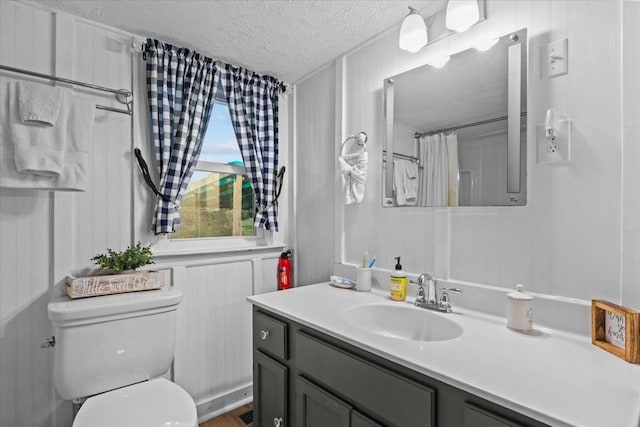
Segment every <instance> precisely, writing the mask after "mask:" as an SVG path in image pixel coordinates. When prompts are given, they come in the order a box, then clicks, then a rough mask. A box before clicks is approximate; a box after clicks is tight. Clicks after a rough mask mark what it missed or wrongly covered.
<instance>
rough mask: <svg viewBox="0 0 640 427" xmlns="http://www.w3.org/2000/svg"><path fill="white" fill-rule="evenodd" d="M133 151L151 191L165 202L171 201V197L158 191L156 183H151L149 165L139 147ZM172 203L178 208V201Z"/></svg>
mask: <svg viewBox="0 0 640 427" xmlns="http://www.w3.org/2000/svg"><path fill="white" fill-rule="evenodd" d="M133 153H134V154H135V155H136V160H137V161H138V167H139V168H140V172H141V173H142V177H143V178H144V182H146V183H147V186H149V188H151V191H153V193H154V194H155V195H156V196H158V197H160V198H161V199H162V200H164V201H165V202H171V201H172V200H171V198H169V197H167V196H165V195H164V194H161V193H160V192H159V191H158V187H156V185H155V184H154V183H153V180H152V179H151V175H149V167H148V166H147V162H145V161H144V157H142V151H140V149H139V148H134V149H133ZM173 203H174V204H175V205H176V209H179V208H180V203H179V202H173Z"/></svg>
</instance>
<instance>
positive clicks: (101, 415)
mask: <svg viewBox="0 0 640 427" xmlns="http://www.w3.org/2000/svg"><path fill="white" fill-rule="evenodd" d="M168 425H170V426H172V427H197V426H198V414H197V411H196V405H195V403H194V402H193V399H192V398H191V396H189V394H188V393H187V392H186V391H184V390H183V389H182V388H180V386H178V385H177V384H174V383H172V382H171V381H168V380H166V379H164V378H156V379H153V380H150V381H144V382H141V383H138V384H134V385H130V386H127V387H123V388H119V389H116V390H112V391H109V392H107V393H102V394H98V395H96V396H93V397H90V398H88V399H87V400H86V401H85V402H84V404H83V405H82V407H81V408H80V410H79V411H78V414H77V415H76V418H75V420H74V421H73V427H113V426H118V427H161V426H168Z"/></svg>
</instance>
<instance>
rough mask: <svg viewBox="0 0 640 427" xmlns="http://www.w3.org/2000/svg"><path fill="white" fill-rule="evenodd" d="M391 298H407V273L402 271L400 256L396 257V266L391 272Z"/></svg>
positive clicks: (397, 299) (399, 299)
mask: <svg viewBox="0 0 640 427" xmlns="http://www.w3.org/2000/svg"><path fill="white" fill-rule="evenodd" d="M390 279H391V288H390V290H391V296H390V297H391V299H392V300H394V301H404V300H406V299H407V274H406V273H405V272H404V271H402V265H401V264H400V257H396V267H395V270H394V271H393V272H392V273H391V277H390Z"/></svg>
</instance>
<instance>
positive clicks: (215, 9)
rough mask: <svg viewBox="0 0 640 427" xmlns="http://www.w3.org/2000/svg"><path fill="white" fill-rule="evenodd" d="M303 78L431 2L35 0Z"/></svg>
mask: <svg viewBox="0 0 640 427" xmlns="http://www.w3.org/2000/svg"><path fill="white" fill-rule="evenodd" d="M27 1H28V2H29V3H36V4H40V5H43V6H45V7H48V8H51V9H55V10H60V11H63V12H66V13H69V14H72V15H76V16H80V17H83V18H87V19H89V20H92V21H97V22H100V23H103V24H106V25H109V26H112V27H116V28H120V29H122V30H125V31H128V32H130V33H133V34H136V35H139V36H142V37H145V38H146V37H151V38H156V39H158V40H161V41H165V42H169V43H172V44H175V45H177V46H181V47H187V48H191V49H194V50H196V51H198V52H200V53H202V54H205V55H206V56H210V57H212V58H214V59H219V60H221V61H225V62H229V63H231V64H234V65H238V66H244V67H246V68H248V69H251V70H253V71H256V72H258V73H264V74H270V75H272V76H274V77H277V78H280V79H283V80H285V81H287V82H290V83H295V82H296V81H298V80H300V79H301V78H303V77H305V76H306V75H308V74H310V73H311V72H313V71H315V70H317V69H319V68H320V67H322V66H323V65H325V64H327V63H329V62H330V61H331V60H333V59H335V58H336V57H338V56H339V55H340V54H342V53H345V52H347V51H349V50H351V49H353V48H354V47H356V46H358V45H360V44H362V43H364V42H365V41H367V40H368V39H370V38H372V37H374V36H375V35H377V34H379V33H381V32H383V31H385V30H387V29H389V28H391V27H394V26H398V31H399V24H400V22H401V21H402V19H403V18H404V16H405V15H406V14H407V13H408V9H407V6H408V5H409V4H411V6H413V7H414V8H416V9H418V10H419V11H420V12H421V13H422V15H423V16H424V17H427V16H429V15H431V14H433V13H435V12H437V11H438V10H441V9H442V8H443V7H444V4H445V1H444V0H430V1H415V0H407V2H404V1H334V0H324V1H311V0H297V1H295V0H289V1H277V0H243V1H239V0H217V1H216V0H206V1H205V0H202V1H196V0H174V1H168V0H164V1H158V0H155V1H154V0H119V1H114V0H112V1H108V0H104V1H92V0H30V1H29V0H27Z"/></svg>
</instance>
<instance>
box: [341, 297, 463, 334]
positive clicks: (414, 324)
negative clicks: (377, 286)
mask: <svg viewBox="0 0 640 427" xmlns="http://www.w3.org/2000/svg"><path fill="white" fill-rule="evenodd" d="M342 314H343V316H344V318H345V320H346V321H347V323H349V324H351V325H352V326H355V327H357V328H360V329H362V330H364V331H367V332H370V333H373V334H377V335H381V336H384V337H390V338H397V339H402V340H408V341H420V342H424V341H445V340H452V339H454V338H457V337H459V336H460V335H461V334H462V327H461V326H460V325H458V324H457V323H456V322H454V321H453V320H450V319H447V318H446V316H450V314H440V313H435V312H432V311H429V310H426V309H424V308H418V307H414V306H413V305H409V304H406V303H398V305H389V304H365V305H358V306H355V307H351V308H348V309H346V310H344V311H343V313H342Z"/></svg>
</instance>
